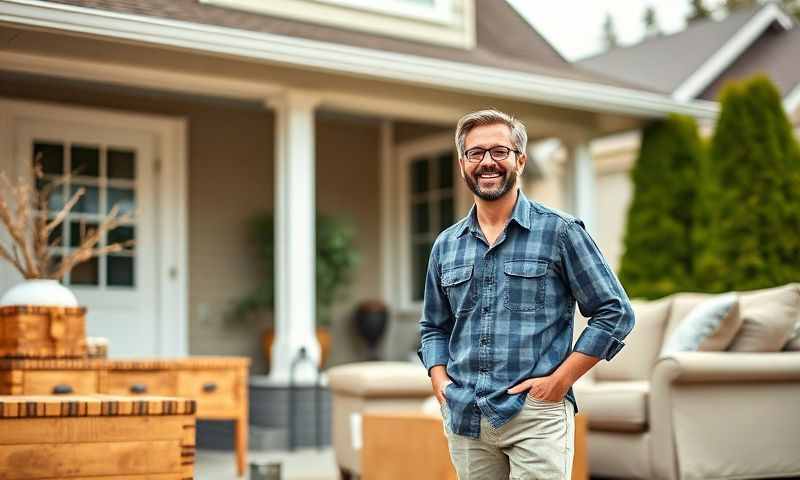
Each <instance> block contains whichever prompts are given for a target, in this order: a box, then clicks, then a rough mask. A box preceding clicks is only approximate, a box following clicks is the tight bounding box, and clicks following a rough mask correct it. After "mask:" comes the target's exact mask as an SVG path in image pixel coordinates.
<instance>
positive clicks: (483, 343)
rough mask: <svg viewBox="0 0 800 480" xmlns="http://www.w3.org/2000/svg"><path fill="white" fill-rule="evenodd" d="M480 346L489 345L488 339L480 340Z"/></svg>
mask: <svg viewBox="0 0 800 480" xmlns="http://www.w3.org/2000/svg"><path fill="white" fill-rule="evenodd" d="M481 345H489V339H488V338H481Z"/></svg>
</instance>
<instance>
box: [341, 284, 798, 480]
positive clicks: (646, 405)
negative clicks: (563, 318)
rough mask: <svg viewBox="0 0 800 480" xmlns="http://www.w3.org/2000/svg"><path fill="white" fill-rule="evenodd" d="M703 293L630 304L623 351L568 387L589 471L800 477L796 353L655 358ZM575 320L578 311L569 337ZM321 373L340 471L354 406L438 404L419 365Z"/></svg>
mask: <svg viewBox="0 0 800 480" xmlns="http://www.w3.org/2000/svg"><path fill="white" fill-rule="evenodd" d="M776 295H777V296H778V297H781V298H783V299H784V300H786V299H787V298H788V299H789V300H786V301H785V302H784V303H786V305H783V307H780V306H779V307H775V308H773V307H774V306H772V305H769V302H765V301H764V299H765V298H766V299H767V300H769V299H771V298H773V297H775V296H776ZM708 297H709V295H704V294H693V293H681V294H675V295H672V296H669V297H666V298H664V299H661V300H658V301H653V302H637V301H634V302H633V304H634V309H635V310H636V326H635V328H634V330H633V332H631V334H630V335H629V336H628V338H627V339H626V346H625V348H623V349H622V351H621V352H620V353H619V354H618V355H617V356H615V357H614V359H613V360H612V361H611V362H605V361H603V362H600V363H599V364H598V365H597V366H596V367H595V368H594V369H592V371H591V372H590V373H589V374H588V375H586V376H584V378H582V379H581V380H579V381H578V383H577V384H576V385H575V387H574V388H575V393H576V396H577V400H578V406H579V408H580V410H581V411H582V412H584V413H586V414H588V417H589V439H588V450H589V469H590V471H591V474H592V475H593V476H597V477H609V478H641V479H651V478H652V479H663V480H674V479H740V478H759V477H791V476H800V351H796V352H750V353H739V352H691V353H688V352H686V353H677V354H672V355H670V356H667V357H665V358H659V353H660V350H661V346H662V344H663V342H664V341H665V339H666V338H668V336H669V334H670V333H672V331H673V330H674V329H675V328H676V327H677V326H678V325H679V324H680V323H681V322H682V320H683V319H684V318H685V317H686V315H687V314H688V313H689V312H690V311H691V309H692V308H693V307H694V306H696V305H698V304H699V303H700V302H702V301H703V300H704V299H706V298H708ZM794 301H796V302H797V305H795V306H796V307H797V308H800V284H791V285H786V286H784V287H780V288H778V289H769V290H764V291H759V292H750V293H744V294H741V295H740V306H741V307H744V309H743V312H742V313H743V314H746V313H747V312H750V311H753V310H754V309H756V310H759V309H760V311H759V312H757V313H760V314H761V315H762V316H763V315H764V314H765V313H767V314H772V313H771V312H775V314H776V315H789V314H791V312H792V311H793V310H792V305H791V303H792V302H794ZM794 311H795V312H796V311H797V310H796V309H795V310H794ZM796 320H797V321H800V318H798V319H796ZM583 321H584V320H583V319H580V318H578V319H576V326H575V336H576V337H577V335H579V334H580V332H581V331H582V329H583V325H582V322H583ZM784 323H785V322H784ZM765 328H766V327H765ZM766 330H769V328H766ZM751 331H752V329H751ZM756 331H757V333H758V329H756ZM764 334H765V335H775V332H771V331H766V332H764ZM794 343H795V344H797V343H800V341H795V342H794ZM328 379H329V384H330V388H331V393H332V409H333V412H332V421H333V425H332V435H333V447H334V450H335V455H336V460H337V462H338V464H339V466H340V468H341V469H342V472H343V477H344V478H349V475H350V474H356V475H358V474H360V471H361V469H360V465H359V447H360V432H359V431H358V429H359V428H360V426H359V423H358V419H359V417H360V414H361V413H362V412H371V411H396V410H419V409H423V410H425V409H427V410H428V411H432V412H438V408H436V400H435V398H433V397H432V396H431V385H430V380H429V378H428V376H427V373H426V372H425V369H424V368H423V367H422V366H421V365H418V364H411V363H404V362H364V363H354V364H348V365H341V366H338V367H334V368H331V369H329V370H328ZM426 405H427V408H426Z"/></svg>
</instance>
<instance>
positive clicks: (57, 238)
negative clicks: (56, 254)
mask: <svg viewBox="0 0 800 480" xmlns="http://www.w3.org/2000/svg"><path fill="white" fill-rule="evenodd" d="M47 242H48V243H49V244H50V245H53V246H57V247H60V246H61V245H64V224H63V223H62V224H61V225H59V226H57V227H56V228H54V229H52V230H50V234H49V235H48V236H47Z"/></svg>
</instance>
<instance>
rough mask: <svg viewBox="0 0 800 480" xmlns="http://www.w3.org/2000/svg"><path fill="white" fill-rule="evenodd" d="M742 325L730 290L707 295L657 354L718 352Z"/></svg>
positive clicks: (728, 342)
mask: <svg viewBox="0 0 800 480" xmlns="http://www.w3.org/2000/svg"><path fill="white" fill-rule="evenodd" d="M741 326H742V317H741V316H740V315H739V299H738V296H737V295H736V294H735V293H733V292H730V293H725V294H722V295H717V296H714V297H711V298H710V299H708V300H705V301H703V302H701V303H700V304H699V305H697V306H695V307H694V308H693V309H692V311H691V312H689V314H688V315H687V316H686V318H684V319H683V321H681V322H680V323H679V324H678V327H677V328H676V329H675V331H674V332H672V334H671V335H670V336H669V338H667V340H666V341H665V342H664V348H662V349H661V355H662V356H664V355H669V354H670V353H673V352H698V351H701V352H709V351H711V352H720V351H722V350H725V348H726V347H727V346H728V345H730V343H731V340H733V337H734V336H736V332H738V331H739V328H740V327H741Z"/></svg>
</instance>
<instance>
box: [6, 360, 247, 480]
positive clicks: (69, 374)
mask: <svg viewBox="0 0 800 480" xmlns="http://www.w3.org/2000/svg"><path fill="white" fill-rule="evenodd" d="M249 365H250V359H249V358H244V357H201V356H198V357H187V358H177V359H19V360H12V359H0V394H6V395H69V394H77V395H87V394H97V393H103V394H116V395H165V396H177V397H185V398H191V399H194V400H196V401H197V412H196V413H197V418H198V419H200V420H233V421H234V422H235V438H234V445H235V448H236V467H237V473H238V474H239V476H242V475H243V474H244V470H245V465H246V462H247V416H248V399H247V376H248V369H249Z"/></svg>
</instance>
